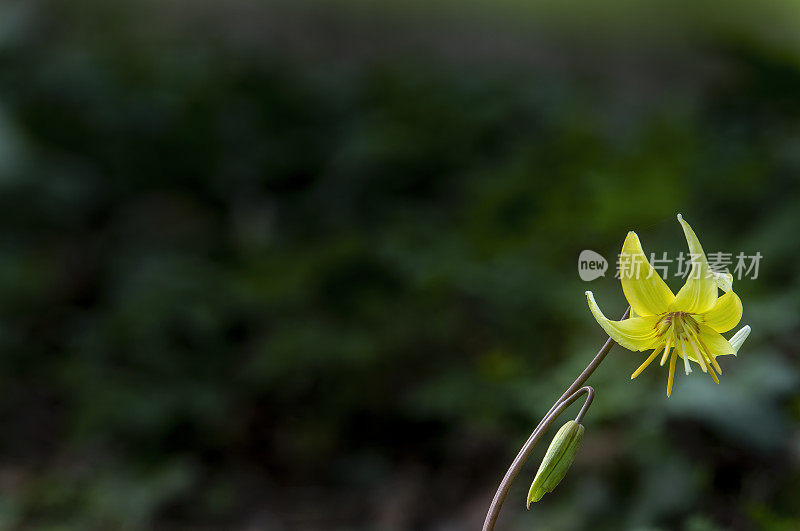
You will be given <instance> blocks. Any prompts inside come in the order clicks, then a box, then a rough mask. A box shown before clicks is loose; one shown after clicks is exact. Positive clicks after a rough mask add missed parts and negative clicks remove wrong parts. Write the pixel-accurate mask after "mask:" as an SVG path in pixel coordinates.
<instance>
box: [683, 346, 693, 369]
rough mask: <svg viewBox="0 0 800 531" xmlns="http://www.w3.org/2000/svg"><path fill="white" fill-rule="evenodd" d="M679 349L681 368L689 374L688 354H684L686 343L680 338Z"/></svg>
mask: <svg viewBox="0 0 800 531" xmlns="http://www.w3.org/2000/svg"><path fill="white" fill-rule="evenodd" d="M681 350H682V351H683V370H684V371H685V372H686V374H689V373H690V372H692V368H691V367H690V366H689V356H687V355H686V345H685V344H684V343H683V339H681Z"/></svg>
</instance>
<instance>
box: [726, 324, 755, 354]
mask: <svg viewBox="0 0 800 531" xmlns="http://www.w3.org/2000/svg"><path fill="white" fill-rule="evenodd" d="M749 335H750V326H749V325H744V326H743V327H741V328H740V329H739V331H738V332H736V333H735V334H733V337H732V338H731V339H730V340H729V341H728V343H730V344H731V346H732V347H733V350H734V355H736V354H738V353H739V349H740V348H741V347H742V343H744V340H745V339H747V336H749Z"/></svg>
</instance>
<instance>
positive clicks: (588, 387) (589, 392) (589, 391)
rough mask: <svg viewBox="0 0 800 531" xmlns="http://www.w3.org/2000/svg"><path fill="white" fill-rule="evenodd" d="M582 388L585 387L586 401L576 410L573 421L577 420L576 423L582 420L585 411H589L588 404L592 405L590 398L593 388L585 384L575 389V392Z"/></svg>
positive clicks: (591, 398)
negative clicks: (576, 413) (576, 414)
mask: <svg viewBox="0 0 800 531" xmlns="http://www.w3.org/2000/svg"><path fill="white" fill-rule="evenodd" d="M584 389H586V402H584V403H583V407H582V408H581V410H580V411H579V412H578V416H577V417H575V422H577V423H578V424H580V422H581V421H582V420H583V416H584V415H585V414H586V412H587V411H589V406H591V405H592V400H594V388H593V387H591V386H588V385H585V386H583V387H581V388H580V389H578V390H577V391H575V393H576V394H577V393H579V392H581V391H583V390H584Z"/></svg>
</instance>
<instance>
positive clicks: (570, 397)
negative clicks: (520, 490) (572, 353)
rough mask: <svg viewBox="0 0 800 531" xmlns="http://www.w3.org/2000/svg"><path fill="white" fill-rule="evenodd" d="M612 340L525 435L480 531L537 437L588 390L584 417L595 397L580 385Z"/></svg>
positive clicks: (493, 518)
mask: <svg viewBox="0 0 800 531" xmlns="http://www.w3.org/2000/svg"><path fill="white" fill-rule="evenodd" d="M630 311H631V309H630V307H629V308H628V309H627V310H625V313H624V314H623V315H622V318H621V320H622V319H627V318H628V315H630ZM614 344H615V341H614V340H613V339H611V338H610V337H609V338H608V340H607V341H606V342H605V344H604V345H603V346H602V347H601V348H600V351H599V352H598V353H597V355H596V356H595V357H594V359H593V360H592V361H591V362H589V365H587V366H586V368H585V369H584V370H583V372H581V373H580V375H578V378H576V379H575V381H574V382H572V385H570V386H569V388H567V390H566V391H564V394H563V395H561V397H560V398H559V399H558V400H556V402H555V404H553V407H551V408H550V411H548V412H547V414H545V416H544V418H542V420H541V421H540V422H539V425H538V426H536V429H535V430H533V433H531V436H530V437H528V440H527V441H526V442H525V444H524V445H523V446H522V448H521V449H520V451H519V453H518V454H517V457H515V458H514V461H513V462H512V463H511V466H510V467H508V471H507V472H506V475H505V476H504V477H503V480H502V481H501V482H500V485H499V486H498V487H497V492H495V494H494V498H493V499H492V504H491V505H490V506H489V511H488V512H487V513H486V520H485V521H484V522H483V531H493V529H494V526H495V524H496V523H497V517H498V516H500V509H501V508H502V507H503V502H504V501H505V499H506V496H507V495H508V491H509V490H510V489H511V484H512V483H513V482H514V479H516V477H517V474H519V471H520V470H521V469H522V465H524V464H525V461H526V460H527V459H528V456H529V455H530V454H531V452H532V451H533V447H534V446H536V443H537V442H539V439H541V438H542V435H544V433H545V432H546V431H547V429H548V428H549V427H550V425H551V424H552V423H553V422H554V421H555V420H556V418H558V416H559V415H560V414H561V413H562V412H563V411H564V410H565V409H566V408H567V407H569V406H570V405H571V404H572V403H573V402H574V401H575V400H577V398H578V397H579V396H580V395H581V394H583V393H584V392H585V393H588V396H587V399H586V403H585V404H584V405H583V407H582V408H581V411H580V413H578V417H577V418H576V421H578V422H580V420H581V419H583V415H584V414H585V413H586V410H587V409H588V407H589V405H590V404H591V402H592V398H593V397H594V390H593V389H592V388H591V387H583V384H584V383H586V380H588V379H589V376H591V375H592V373H593V372H594V371H595V369H597V367H598V366H599V365H600V363H601V362H602V361H603V360H604V359H605V357H606V355H607V354H608V352H609V351H610V350H611V347H613V346H614Z"/></svg>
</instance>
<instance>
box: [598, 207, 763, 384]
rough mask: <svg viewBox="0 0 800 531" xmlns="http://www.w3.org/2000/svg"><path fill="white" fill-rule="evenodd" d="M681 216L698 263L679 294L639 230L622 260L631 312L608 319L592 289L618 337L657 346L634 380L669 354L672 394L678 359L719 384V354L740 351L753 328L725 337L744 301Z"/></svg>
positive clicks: (603, 321)
mask: <svg viewBox="0 0 800 531" xmlns="http://www.w3.org/2000/svg"><path fill="white" fill-rule="evenodd" d="M678 221H680V223H681V225H682V226H683V232H684V234H685V235H686V242H687V243H688V244H689V251H690V255H691V260H692V268H691V271H690V273H689V277H688V279H687V280H686V283H685V284H684V285H683V287H682V288H681V289H680V291H678V294H677V295H674V294H673V293H672V291H671V290H670V289H669V287H668V286H667V284H666V283H665V282H664V280H663V279H662V278H661V277H660V276H659V275H658V274H657V273H656V272H655V270H654V269H653V267H652V266H651V265H650V262H648V261H647V257H646V256H645V254H644V251H643V250H642V245H641V243H640V242H639V237H638V236H637V235H636V233H635V232H633V231H631V232H629V233H628V236H627V237H626V238H625V243H623V245H622V254H621V257H623V258H624V259H622V260H620V262H621V263H620V278H621V281H622V291H623V293H624V294H625V298H626V299H628V302H629V303H630V305H631V317H630V318H629V319H625V320H623V321H612V320H610V319H607V318H606V316H605V315H603V312H601V311H600V308H599V307H598V306H597V303H596V302H595V300H594V295H593V294H592V292H591V291H587V292H586V298H587V300H588V302H589V309H590V310H591V311H592V314H593V315H594V318H595V319H596V320H597V322H598V323H599V324H600V326H602V327H603V330H605V331H606V333H607V334H608V335H609V336H610V337H611V338H612V339H613V340H614V341H616V342H617V343H619V344H620V345H621V346H623V347H625V348H627V349H629V350H633V351H645V350H650V349H653V352H652V353H651V354H650V355H649V356H648V357H647V359H646V360H645V361H644V363H642V365H641V366H640V367H639V368H638V369H636V371H634V373H633V374H632V375H631V379H633V378H636V377H637V376H639V374H641V372H642V371H643V370H644V369H645V368H646V367H647V366H648V365H650V363H652V362H653V360H655V359H656V357H657V356H658V355H659V354H661V365H662V366H663V365H664V363H666V361H667V359H669V377H668V379H667V396H670V395H671V394H672V383H673V381H674V378H675V363H676V361H677V359H678V358H682V359H683V364H684V370H685V371H686V374H689V373H690V372H692V369H691V366H690V364H689V362H690V361H691V362H694V363H697V364H698V365H699V366H700V368H701V369H702V370H703V372H705V373H709V374H710V375H711V377H712V378H713V379H714V382H716V383H719V379H718V378H717V373H719V374H722V369H721V368H720V366H719V364H718V363H717V361H716V359H715V358H716V357H717V356H725V355H728V354H734V355H735V354H736V353H737V351H738V350H739V347H740V346H741V344H742V343H743V342H744V340H745V339H746V338H747V335H748V334H749V333H750V327H749V326H745V327H743V328H742V329H741V330H739V331H738V332H737V333H736V335H735V336H734V337H733V338H731V341H730V342H729V341H728V340H727V339H725V338H724V337H722V333H724V332H728V331H730V330H731V329H733V328H734V327H735V326H736V325H737V324H739V321H740V320H741V318H742V301H741V300H740V299H739V296H738V295H736V293H734V292H733V277H732V276H731V275H730V274H722V273H715V272H713V271H712V270H711V268H710V267H709V265H708V261H707V260H706V255H705V253H704V252H703V247H702V246H701V245H700V241H699V240H698V239H697V235H695V233H694V231H693V230H692V228H691V227H690V226H689V224H688V223H687V222H686V221H684V219H683V217H681V215H680V214H678ZM720 289H721V290H722V291H723V294H722V295H721V296H719V290H720Z"/></svg>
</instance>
